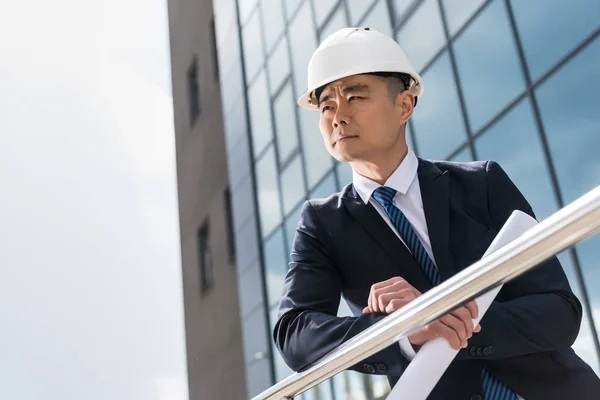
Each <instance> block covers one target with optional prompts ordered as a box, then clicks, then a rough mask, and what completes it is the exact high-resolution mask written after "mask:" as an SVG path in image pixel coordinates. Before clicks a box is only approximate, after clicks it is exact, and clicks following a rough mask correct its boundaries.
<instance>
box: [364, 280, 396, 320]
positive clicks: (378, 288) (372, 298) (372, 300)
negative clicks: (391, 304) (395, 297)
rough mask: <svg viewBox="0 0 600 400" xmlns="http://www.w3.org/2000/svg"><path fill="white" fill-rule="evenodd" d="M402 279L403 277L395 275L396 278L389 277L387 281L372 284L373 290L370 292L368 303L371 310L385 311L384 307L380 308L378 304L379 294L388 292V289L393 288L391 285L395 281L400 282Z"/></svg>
mask: <svg viewBox="0 0 600 400" xmlns="http://www.w3.org/2000/svg"><path fill="white" fill-rule="evenodd" d="M400 279H402V278H400V277H395V278H391V279H388V280H387V281H383V282H378V283H375V284H373V285H372V286H371V291H370V292H369V299H368V304H369V307H370V308H371V311H373V312H383V308H382V309H380V308H379V306H378V305H377V297H378V294H381V293H386V291H391V290H393V289H391V288H390V287H391V286H392V285H393V284H394V283H396V282H399V280H400Z"/></svg>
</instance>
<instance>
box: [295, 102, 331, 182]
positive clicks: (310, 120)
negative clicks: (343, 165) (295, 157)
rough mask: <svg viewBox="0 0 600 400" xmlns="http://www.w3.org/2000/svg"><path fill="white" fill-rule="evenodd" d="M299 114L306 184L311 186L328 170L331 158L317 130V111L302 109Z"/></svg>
mask: <svg viewBox="0 0 600 400" xmlns="http://www.w3.org/2000/svg"><path fill="white" fill-rule="evenodd" d="M299 114H300V129H301V133H302V151H303V152H304V159H305V162H306V175H307V178H308V186H309V187H312V186H314V185H316V184H317V182H319V181H320V180H321V178H322V177H323V176H324V175H325V174H326V173H327V171H329V169H330V168H331V166H332V165H333V158H331V156H330V155H329V153H328V152H327V150H326V149H325V144H324V143H323V139H322V137H321V133H320V132H319V112H318V111H312V110H304V109H302V110H300V112H299Z"/></svg>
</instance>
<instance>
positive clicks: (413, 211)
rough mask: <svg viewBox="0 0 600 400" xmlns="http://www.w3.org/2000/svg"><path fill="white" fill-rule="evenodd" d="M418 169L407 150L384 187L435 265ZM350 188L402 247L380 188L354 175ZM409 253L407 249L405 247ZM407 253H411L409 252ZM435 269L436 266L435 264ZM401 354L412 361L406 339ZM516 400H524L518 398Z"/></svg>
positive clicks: (412, 353) (410, 346) (411, 154)
mask: <svg viewBox="0 0 600 400" xmlns="http://www.w3.org/2000/svg"><path fill="white" fill-rule="evenodd" d="M418 167H419V160H418V159H417V156H415V153H413V151H412V150H410V149H409V150H408V154H406V157H404V160H402V162H401V163H400V165H399V166H398V168H396V170H395V171H394V173H392V175H391V176H390V177H389V178H388V180H387V181H386V182H385V184H384V185H383V186H387V187H390V188H392V189H394V190H396V196H394V201H393V204H394V206H396V207H397V208H398V209H400V210H401V211H402V213H403V214H404V215H405V216H406V218H407V219H408V222H410V224H411V225H412V227H413V229H414V230H415V233H416V234H417V236H418V237H419V240H421V243H422V244H423V247H424V248H425V251H426V252H427V254H428V255H429V257H430V258H431V261H433V263H434V264H436V262H435V258H434V256H433V251H432V250H431V241H430V240H429V231H428V230H427V220H426V219H425V209H424V208H423V198H422V197H421V187H420V185H419V179H418V177H417V169H418ZM352 184H353V185H354V188H355V189H356V192H357V193H358V195H359V196H360V198H361V199H362V201H363V203H364V204H365V205H366V204H368V203H371V204H372V205H373V207H375V209H376V210H377V212H378V213H379V215H381V218H383V220H384V221H385V222H386V223H387V224H388V226H389V227H390V229H391V230H392V231H393V232H394V233H395V234H396V236H398V238H399V239H400V240H401V241H402V243H403V244H404V245H405V246H406V244H405V243H404V240H403V239H402V237H401V236H400V234H399V233H398V231H397V230H396V227H395V226H394V224H393V223H392V221H391V220H390V218H389V217H388V215H387V213H386V212H385V210H384V209H383V207H382V206H381V204H379V203H378V202H377V200H375V199H374V198H373V197H371V196H372V195H373V192H374V191H375V190H376V189H377V188H379V187H380V186H381V185H380V184H379V183H377V182H374V181H372V180H371V179H369V178H366V177H364V176H362V175H360V174H358V173H356V172H354V170H353V173H352ZM407 249H408V246H407ZM409 251H410V249H409ZM436 267H437V264H436ZM399 344H400V350H401V351H402V354H403V355H404V357H406V359H407V360H409V361H412V359H413V358H414V357H415V355H416V353H415V350H414V349H413V347H412V345H411V344H410V342H409V340H408V338H407V337H405V338H403V339H401V340H400V342H399ZM517 397H518V398H519V399H520V400H523V398H522V397H521V396H518V395H517Z"/></svg>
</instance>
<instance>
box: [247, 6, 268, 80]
mask: <svg viewBox="0 0 600 400" xmlns="http://www.w3.org/2000/svg"><path fill="white" fill-rule="evenodd" d="M242 45H243V47H244V63H245V66H246V79H247V80H248V82H250V81H252V78H254V76H255V75H256V73H257V72H258V70H259V69H260V66H261V65H262V63H263V62H264V58H265V54H264V50H263V45H262V39H261V37H260V18H259V15H258V12H255V13H254V14H252V17H251V18H250V20H249V21H248V23H247V24H246V26H244V27H243V28H242Z"/></svg>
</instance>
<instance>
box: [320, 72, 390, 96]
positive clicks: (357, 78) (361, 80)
mask: <svg viewBox="0 0 600 400" xmlns="http://www.w3.org/2000/svg"><path fill="white" fill-rule="evenodd" d="M377 83H380V81H379V79H378V77H377V76H374V75H367V74H360V75H352V76H348V77H345V78H342V79H338V80H337V81H333V82H331V83H329V84H327V86H325V88H323V91H322V92H321V95H323V94H325V93H328V92H331V91H335V90H336V89H343V88H345V87H348V86H352V85H358V84H361V85H367V86H368V87H369V88H372V87H374V86H375V85H376V84H377Z"/></svg>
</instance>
